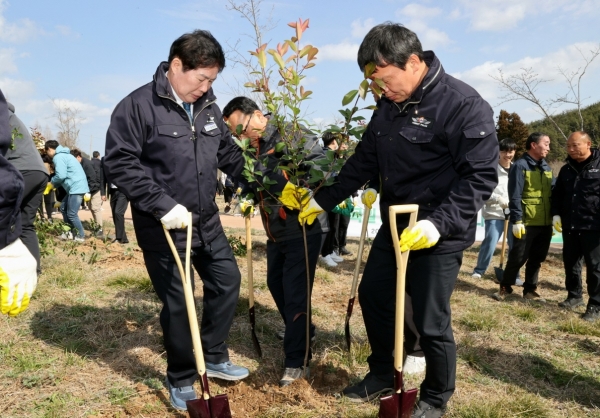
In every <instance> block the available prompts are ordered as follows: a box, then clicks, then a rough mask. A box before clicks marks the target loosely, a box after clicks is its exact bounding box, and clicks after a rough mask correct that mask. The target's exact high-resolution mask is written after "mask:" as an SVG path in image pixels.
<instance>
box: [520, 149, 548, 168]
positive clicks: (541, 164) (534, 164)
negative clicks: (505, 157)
mask: <svg viewBox="0 0 600 418" xmlns="http://www.w3.org/2000/svg"><path fill="white" fill-rule="evenodd" d="M523 158H524V159H525V161H527V164H529V165H530V166H531V167H538V166H539V167H540V168H542V169H544V167H546V166H548V164H547V163H546V160H544V159H543V158H542V159H541V160H539V161H538V160H536V159H535V158H533V157H532V156H531V155H529V153H528V152H525V154H523ZM548 167H549V166H548Z"/></svg>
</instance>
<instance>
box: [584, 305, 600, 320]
mask: <svg viewBox="0 0 600 418" xmlns="http://www.w3.org/2000/svg"><path fill="white" fill-rule="evenodd" d="M581 319H583V320H584V321H588V322H594V321H597V320H598V319H600V306H596V305H588V307H587V309H586V310H585V313H584V314H583V315H582V317H581Z"/></svg>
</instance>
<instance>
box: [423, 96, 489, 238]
mask: <svg viewBox="0 0 600 418" xmlns="http://www.w3.org/2000/svg"><path fill="white" fill-rule="evenodd" d="M445 126H446V127H447V128H446V139H447V141H448V151H449V153H450V156H451V158H452V166H453V168H454V170H455V171H456V173H457V174H458V180H457V181H456V182H455V183H454V185H453V186H452V188H451V189H450V193H448V195H447V196H446V197H445V198H444V200H443V201H442V203H441V204H440V206H438V207H437V208H436V209H435V211H434V212H433V213H432V214H431V215H429V216H428V219H429V220H430V221H431V222H432V223H433V224H434V225H435V226H436V228H437V229H438V231H439V233H440V235H441V237H442V238H444V237H449V236H451V235H455V234H459V233H461V232H464V231H466V230H468V229H469V228H470V227H471V223H472V221H473V218H474V217H475V216H477V212H478V211H479V209H481V208H482V207H483V202H484V201H485V200H487V199H489V198H490V196H491V195H492V192H493V191H494V189H495V188H496V186H497V185H498V171H497V166H498V138H497V136H496V128H495V123H494V115H493V111H492V108H491V107H490V105H489V104H487V102H485V101H484V100H483V99H482V98H481V97H479V96H473V97H467V98H465V99H463V100H462V101H461V102H459V103H458V104H457V107H456V109H454V111H453V112H452V113H451V116H450V117H449V118H448V120H446V121H445Z"/></svg>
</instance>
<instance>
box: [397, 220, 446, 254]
mask: <svg viewBox="0 0 600 418" xmlns="http://www.w3.org/2000/svg"><path fill="white" fill-rule="evenodd" d="M439 239H440V233H439V231H438V230H437V228H436V227H435V225H434V224H433V223H432V222H431V221H429V220H427V219H423V220H421V221H418V222H417V223H416V224H415V225H414V226H413V227H412V228H406V229H405V230H404V231H402V235H401V236H400V251H402V252H404V251H408V250H421V249H424V248H430V247H433V246H434V245H435V244H437V242H438V241H439Z"/></svg>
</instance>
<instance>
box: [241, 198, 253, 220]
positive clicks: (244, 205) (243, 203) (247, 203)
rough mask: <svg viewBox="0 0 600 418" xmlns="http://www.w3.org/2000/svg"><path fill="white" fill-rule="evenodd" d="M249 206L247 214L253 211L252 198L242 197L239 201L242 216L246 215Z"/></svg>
mask: <svg viewBox="0 0 600 418" xmlns="http://www.w3.org/2000/svg"><path fill="white" fill-rule="evenodd" d="M248 208H249V212H248V215H252V214H253V213H254V200H252V199H242V200H241V201H240V211H241V212H242V215H243V216H246V209H248Z"/></svg>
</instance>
